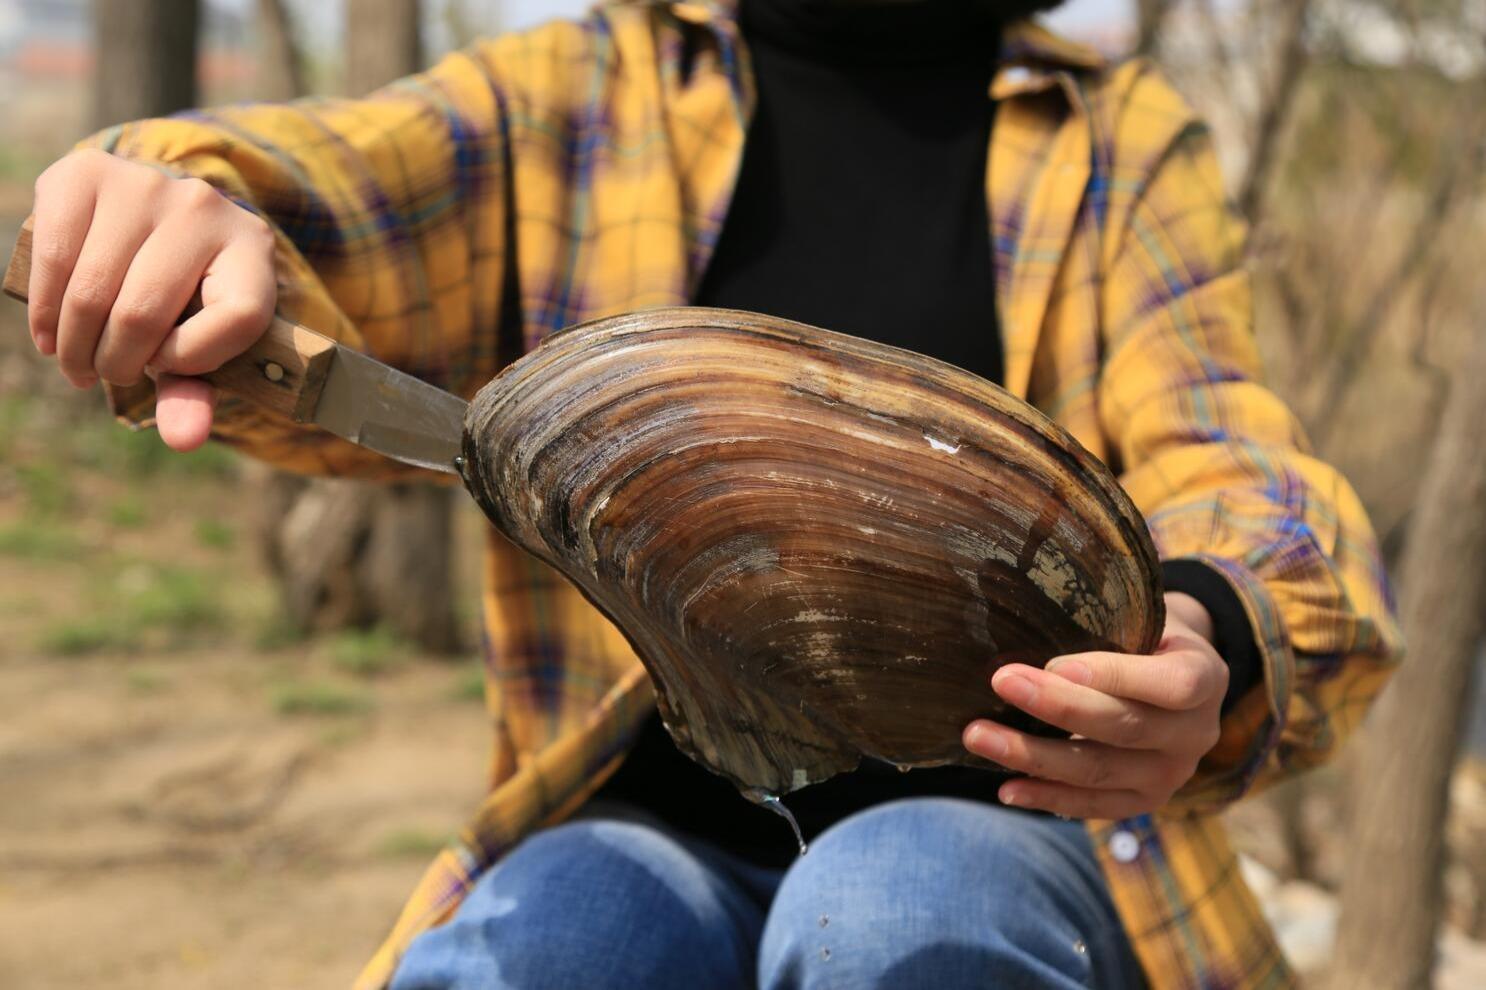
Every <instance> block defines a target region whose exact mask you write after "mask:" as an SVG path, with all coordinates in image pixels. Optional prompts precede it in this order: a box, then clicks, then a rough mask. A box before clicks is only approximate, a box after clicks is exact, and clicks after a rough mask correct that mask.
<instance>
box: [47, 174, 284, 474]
mask: <svg viewBox="0 0 1486 990" xmlns="http://www.w3.org/2000/svg"><path fill="white" fill-rule="evenodd" d="M34 212H35V220H34V225H33V229H32V249H31V256H32V261H31V278H30V283H29V285H28V288H27V291H28V294H29V296H30V301H29V307H30V323H31V339H32V342H33V343H35V345H36V349H37V350H38V351H40V352H41V353H42V354H44V355H48V356H51V355H56V357H57V364H58V365H59V367H60V368H61V371H62V374H63V375H64V376H65V377H66V378H67V380H68V381H69V382H71V383H72V384H73V385H74V386H75V387H77V388H90V387H92V386H93V385H94V384H95V383H96V382H97V381H98V380H99V379H102V380H104V381H107V382H112V383H114V384H116V385H132V384H135V383H136V382H138V381H139V380H140V378H141V377H142V376H143V375H145V374H149V375H150V376H151V377H152V378H154V379H155V384H156V393H157V397H156V402H155V418H156V422H157V424H158V427H159V430H160V437H161V439H162V440H164V441H165V443H166V444H168V445H169V446H171V447H173V448H175V449H176V450H182V451H185V450H193V449H195V448H196V447H199V446H201V444H202V443H204V442H205V441H206V438H207V435H208V434H209V432H210V431H211V425H212V409H213V406H214V405H215V395H214V393H213V391H212V387H211V386H210V385H209V384H207V383H206V382H205V381H202V380H200V379H198V378H191V377H183V376H191V375H200V374H204V373H206V372H208V371H213V370H215V369H216V368H218V367H220V366H221V365H223V364H224V363H226V362H227V361H229V360H231V359H232V358H234V357H236V356H238V355H239V354H241V353H243V352H244V351H246V350H247V349H248V348H249V347H251V346H252V345H253V344H254V342H256V341H257V340H258V338H259V337H261V336H262V335H263V333H264V331H265V330H267V328H268V324H269V321H270V320H271V319H272V317H273V311H274V306H275V301H276V295H277V287H276V285H275V282H274V262H273V250H274V238H273V232H272V230H271V229H270V227H269V226H268V224H267V223H265V222H264V221H263V220H262V219H261V218H259V217H257V216H255V215H253V214H252V213H249V212H248V211H247V210H244V209H241V208H240V207H238V206H236V205H234V204H233V203H232V202H230V201H229V200H227V199H226V198H225V197H224V196H222V195H221V194H220V193H218V192H217V191H216V190H215V189H214V188H213V187H212V186H210V185H208V184H207V183H206V182H204V181H202V180H201V179H174V178H171V177H169V176H167V175H165V174H164V173H162V172H159V171H157V170H156V169H153V168H150V167H148V166H145V165H140V164H137V163H135V162H129V161H126V160H124V159H122V158H115V157H114V156H112V155H109V154H106V153H104V152H102V151H94V150H87V151H77V152H73V153H72V154H70V155H68V156H66V157H65V158H62V159H61V160H59V161H58V162H56V163H55V164H53V165H52V166H51V167H50V168H48V169H47V170H46V171H45V172H43V173H42V174H41V177H40V178H39V179H37V180H36V205H35V211H34ZM198 288H199V289H200V291H201V310H200V311H199V312H197V313H195V314H194V315H192V316H191V317H190V318H189V319H187V320H186V321H185V322H183V323H180V325H179V326H177V321H178V320H179V319H180V317H181V314H182V312H183V311H184V310H185V309H186V307H187V305H188V304H189V303H190V302H191V299H192V297H193V296H194V295H195V294H196V291H197V289H198Z"/></svg>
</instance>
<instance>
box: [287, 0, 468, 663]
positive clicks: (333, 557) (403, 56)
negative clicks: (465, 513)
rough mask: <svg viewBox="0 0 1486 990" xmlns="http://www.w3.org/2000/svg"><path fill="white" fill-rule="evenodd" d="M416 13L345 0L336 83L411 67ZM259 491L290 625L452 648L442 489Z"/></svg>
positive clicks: (407, 71)
mask: <svg viewBox="0 0 1486 990" xmlns="http://www.w3.org/2000/svg"><path fill="white" fill-rule="evenodd" d="M267 7H274V8H277V12H276V14H275V13H274V12H268V11H265V10H264V8H267ZM260 11H262V12H264V13H265V14H268V15H269V16H268V17H267V18H265V19H272V20H273V22H274V24H275V25H276V26H277V28H278V31H277V35H278V38H279V39H280V40H279V41H278V42H277V47H278V48H279V51H280V55H279V58H280V60H281V61H282V60H284V59H288V58H291V57H292V52H293V51H294V50H295V46H294V44H293V39H292V35H291V34H290V32H289V30H288V29H287V21H285V20H284V19H283V17H282V13H283V11H282V7H281V6H280V4H279V3H278V2H272V0H264V3H263V4H262V6H261V7H260ZM418 17H419V9H418V4H417V2H416V0H349V2H348V6H347V17H346V25H347V27H346V80H347V83H346V85H347V88H348V89H349V90H350V91H351V92H352V93H353V94H354V95H361V94H363V93H365V92H368V91H370V90H373V89H376V88H377V87H379V86H381V85H383V84H385V83H388V82H391V81H393V80H394V79H398V78H401V77H403V76H407V75H411V74H412V73H414V72H416V71H417V70H418V68H419V65H420V63H421V60H422V54H421V52H422V48H421V43H420V41H419V25H418ZM270 35H272V32H270ZM290 95H296V94H290ZM264 491H265V497H264V499H263V505H264V507H265V509H266V511H265V512H264V513H263V516H262V528H263V530H264V540H263V542H264V545H265V547H266V548H267V558H268V563H269V567H270V569H271V570H272V571H273V573H274V574H275V576H276V577H277V579H278V581H279V586H280V591H281V597H282V600H283V602H284V608H285V612H286V613H287V615H288V617H289V619H290V620H291V621H292V622H293V623H294V624H295V625H297V626H298V627H299V628H300V629H302V630H310V629H327V628H337V627H342V626H348V625H359V626H366V625H374V624H381V625H385V626H387V627H388V628H390V629H392V630H393V631H394V632H395V633H397V634H398V635H399V636H401V637H402V638H404V639H407V640H410V641H412V642H416V643H418V644H419V645H420V646H422V647H423V648H424V649H427V650H430V651H433V652H438V653H450V652H453V651H455V650H457V649H458V648H459V646H460V642H461V637H460V635H459V627H458V623H457V621H456V619H455V615H454V595H453V586H454V581H453V561H452V550H453V546H452V539H453V535H452V524H453V520H452V510H453V507H452V501H451V496H450V492H449V490H448V489H446V488H441V487H435V486H431V485H421V484H401V485H391V486H372V485H366V484H361V483H358V482H352V481H343V480H309V479H306V478H301V477H296V476H292V475H286V474H270V475H268V477H267V478H266V480H265V481H264Z"/></svg>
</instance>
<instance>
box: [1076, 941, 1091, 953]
mask: <svg viewBox="0 0 1486 990" xmlns="http://www.w3.org/2000/svg"><path fill="white" fill-rule="evenodd" d="M1073 951H1074V952H1077V953H1078V954H1079V955H1081V956H1082V955H1085V954H1087V953H1088V951H1089V947H1088V946H1087V945H1084V940H1083V939H1081V938H1080V939H1076V940H1074V943H1073Z"/></svg>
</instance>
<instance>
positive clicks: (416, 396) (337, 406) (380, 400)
mask: <svg viewBox="0 0 1486 990" xmlns="http://www.w3.org/2000/svg"><path fill="white" fill-rule="evenodd" d="M31 224H32V221H31V220H30V219H27V220H26V222H25V224H23V225H22V226H21V232H20V236H19V237H17V239H16V246H15V251H14V252H13V253H12V254H11V257H10V265H9V267H7V268H6V270H5V281H4V290H5V294H6V295H8V296H11V297H13V298H15V299H19V300H20V301H21V302H25V301H26V292H27V287H28V285H29V283H30V279H31ZM200 377H201V378H203V379H205V380H206V381H209V382H211V383H212V385H214V386H216V387H217V388H219V389H221V390H222V391H223V392H225V393H227V394H229V395H234V396H236V397H238V398H240V399H244V400H246V401H247V402H250V403H252V404H254V405H256V406H259V407H261V408H264V409H267V410H269V411H271V412H275V413H278V414H280V415H282V416H287V417H288V418H289V419H292V420H293V421H295V422H296V423H308V424H311V425H314V426H317V427H319V428H320V429H322V430H328V431H329V432H331V433H334V434H335V435H336V436H338V437H342V438H344V439H346V440H349V441H351V442H352V443H354V444H356V445H358V446H361V447H365V448H366V449H368V450H373V451H376V452H377V453H379V454H384V455H386V456H387V457H391V458H393V459H394V460H398V461H401V462H403V463H404V464H412V465H414V466H416V467H421V468H428V469H430V470H433V471H443V472H446V473H449V474H456V475H457V474H460V464H461V461H460V447H461V444H462V441H463V437H464V414H465V410H467V409H468V408H469V403H468V402H465V401H464V400H463V399H461V398H459V397H458V396H456V395H452V394H450V393H448V392H445V391H444V390H443V389H440V388H436V387H435V386H433V385H430V384H428V383H427V382H425V381H423V380H421V379H418V378H414V377H413V376H412V375H409V374H407V373H406V372H402V371H398V370H397V369H396V368H390V367H388V366H387V365H385V364H382V363H381V362H380V361H377V360H374V359H373V358H370V357H367V356H366V355H365V354H362V353H361V352H360V351H355V350H352V349H351V348H349V347H345V346H343V345H341V344H337V343H336V342H335V341H333V340H331V339H330V338H329V337H326V336H324V335H323V334H318V333H315V332H314V331H313V330H309V329H307V328H305V327H302V326H300V325H299V324H297V323H291V322H290V321H288V320H285V319H283V318H282V317H279V316H275V317H274V319H273V322H272V323H270V324H269V326H268V330H267V332H266V333H264V335H263V336H262V337H260V338H259V339H258V342H257V343H255V344H254V345H253V346H252V347H250V348H249V349H248V350H247V351H246V352H244V353H243V354H240V355H238V356H237V357H235V358H233V359H232V360H231V361H228V362H227V363H226V364H224V365H222V367H220V368H218V369H217V370H216V371H212V372H209V373H207V374H205V375H201V376H200Z"/></svg>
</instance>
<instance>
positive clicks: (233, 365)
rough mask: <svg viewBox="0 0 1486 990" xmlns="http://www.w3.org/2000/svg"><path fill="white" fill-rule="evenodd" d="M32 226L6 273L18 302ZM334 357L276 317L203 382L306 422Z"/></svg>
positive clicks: (326, 343)
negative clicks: (249, 342)
mask: <svg viewBox="0 0 1486 990" xmlns="http://www.w3.org/2000/svg"><path fill="white" fill-rule="evenodd" d="M31 223H32V221H31V218H29V217H28V218H27V219H26V222H25V223H24V224H22V225H21V232H20V236H19V237H17V238H16V244H15V250H14V251H13V252H11V255H10V265H9V266H8V267H7V268H6V269H5V282H4V289H5V294H6V295H8V296H11V297H13V298H16V299H19V300H20V301H21V302H25V301H26V292H27V287H28V286H29V284H30V281H31ZM334 357H335V341H333V340H331V339H330V338H329V337H326V336H323V335H321V334H318V333H315V332H314V331H313V330H306V329H305V328H304V327H302V326H299V325H298V324H295V323H290V322H289V321H288V320H284V319H281V318H279V317H277V316H275V317H274V318H273V322H272V323H270V324H269V325H268V331H267V332H266V333H264V335H263V336H262V337H260V338H258V342H257V343H256V344H254V345H253V346H252V347H250V348H248V350H247V351H245V352H244V353H242V354H240V355H238V356H237V357H235V358H233V359H232V360H231V361H228V362H227V363H226V364H224V365H222V367H220V368H218V369H217V370H216V371H213V372H209V373H208V374H205V375H202V376H201V377H202V378H204V379H206V380H207V381H209V382H211V383H212V384H213V385H215V386H216V387H217V388H219V389H221V390H222V391H224V392H227V393H229V394H231V395H235V396H237V397H238V398H240V399H244V400H246V401H247V402H250V403H252V404H253V405H255V406H259V407H261V408H263V409H266V410H268V411H270V412H275V413H278V414H279V415H281V416H287V417H289V418H290V419H293V420H295V421H296V422H304V421H306V420H308V419H309V418H310V417H311V416H313V415H314V412H315V404H316V403H317V402H318V401H319V399H320V389H321V387H322V386H323V385H324V384H325V376H326V374H327V373H328V372H329V370H330V362H331V360H333V359H334Z"/></svg>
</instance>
